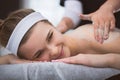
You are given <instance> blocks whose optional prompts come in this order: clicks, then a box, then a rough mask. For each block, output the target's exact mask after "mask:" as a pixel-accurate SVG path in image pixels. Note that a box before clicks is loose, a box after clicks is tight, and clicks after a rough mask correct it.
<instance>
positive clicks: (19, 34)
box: [6, 12, 46, 56]
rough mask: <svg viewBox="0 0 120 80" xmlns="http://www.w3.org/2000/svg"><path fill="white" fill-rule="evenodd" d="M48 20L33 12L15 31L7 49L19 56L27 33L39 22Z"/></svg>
mask: <svg viewBox="0 0 120 80" xmlns="http://www.w3.org/2000/svg"><path fill="white" fill-rule="evenodd" d="M40 20H46V18H44V17H43V16H42V15H41V14H40V13H39V12H33V13H31V14H29V15H28V16H26V17H25V18H23V19H22V20H21V21H20V22H19V23H18V24H17V26H16V27H15V29H14V30H13V32H12V34H11V36H10V38H9V41H8V43H7V46H6V48H7V49H8V50H10V51H11V52H12V53H13V54H15V55H16V56H17V51H18V47H19V45H20V42H21V40H22V38H23V37H24V35H25V34H26V32H27V31H28V30H29V29H30V28H31V27H32V26H33V25H34V24H35V23H36V22H38V21H40Z"/></svg>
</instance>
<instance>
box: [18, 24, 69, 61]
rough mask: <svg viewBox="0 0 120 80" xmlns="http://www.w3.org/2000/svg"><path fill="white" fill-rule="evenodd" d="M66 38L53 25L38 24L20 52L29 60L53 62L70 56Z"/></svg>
mask: <svg viewBox="0 0 120 80" xmlns="http://www.w3.org/2000/svg"><path fill="white" fill-rule="evenodd" d="M65 42H66V40H65V38H64V36H63V35H62V34H61V33H60V32H58V31H57V30H56V29H55V28H54V27H53V26H52V25H50V24H48V23H45V22H38V23H37V24H36V25H35V26H34V28H33V30H32V33H31V34H30V37H29V39H28V40H27V41H26V42H25V43H24V44H23V45H21V46H20V48H19V51H20V54H22V56H23V57H24V58H26V59H28V60H37V61H51V60H55V59H60V58H65V57H69V56H70V50H69V47H68V46H67V45H66V44H65Z"/></svg>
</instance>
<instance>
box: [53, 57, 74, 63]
mask: <svg viewBox="0 0 120 80" xmlns="http://www.w3.org/2000/svg"><path fill="white" fill-rule="evenodd" d="M52 62H65V63H71V64H76V60H75V58H74V57H69V58H63V59H57V60H52Z"/></svg>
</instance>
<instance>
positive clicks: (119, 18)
mask: <svg viewBox="0 0 120 80" xmlns="http://www.w3.org/2000/svg"><path fill="white" fill-rule="evenodd" d="M61 1H64V0H61ZM80 1H81V2H82V3H83V13H85V14H88V13H90V12H93V11H95V10H97V9H98V8H99V7H100V6H101V5H102V4H103V3H104V2H105V1H106V0H91V1H89V0H80ZM21 8H32V9H34V10H36V11H39V12H41V13H42V15H43V16H45V17H46V18H47V19H48V20H49V21H50V22H51V23H52V24H53V25H54V26H56V25H57V24H58V23H59V21H60V20H61V18H62V16H63V14H64V7H63V6H61V5H60V0H0V19H4V18H6V17H7V15H8V14H9V13H10V12H13V11H15V10H17V9H21ZM115 17H116V26H117V27H118V28H120V11H119V12H118V13H115ZM88 22H89V21H81V22H80V25H82V24H86V23H88Z"/></svg>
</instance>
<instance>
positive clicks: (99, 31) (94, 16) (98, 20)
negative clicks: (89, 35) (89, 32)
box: [80, 8, 115, 43]
mask: <svg viewBox="0 0 120 80" xmlns="http://www.w3.org/2000/svg"><path fill="white" fill-rule="evenodd" d="M80 17H81V19H83V20H90V21H92V23H93V26H94V36H95V39H96V40H97V41H98V42H100V43H103V42H104V40H106V39H108V37H109V32H110V30H113V29H114V28H115V17H114V14H113V12H112V11H111V10H109V9H108V10H106V9H104V8H100V9H98V10H97V11H96V12H93V13H91V14H88V15H84V14H81V15H80Z"/></svg>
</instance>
